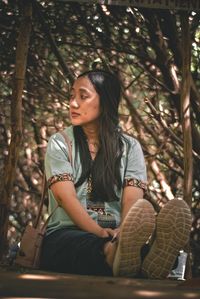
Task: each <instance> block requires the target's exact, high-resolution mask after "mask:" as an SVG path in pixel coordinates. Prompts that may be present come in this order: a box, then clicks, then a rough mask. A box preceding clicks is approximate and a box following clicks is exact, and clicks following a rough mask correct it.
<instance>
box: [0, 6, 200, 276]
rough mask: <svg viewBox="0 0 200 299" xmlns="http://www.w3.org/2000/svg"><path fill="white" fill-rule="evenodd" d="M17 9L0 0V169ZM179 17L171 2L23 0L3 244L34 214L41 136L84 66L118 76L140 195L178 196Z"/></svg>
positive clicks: (197, 243)
mask: <svg viewBox="0 0 200 299" xmlns="http://www.w3.org/2000/svg"><path fill="white" fill-rule="evenodd" d="M22 9H23V7H22V4H21V2H20V1H9V3H8V1H6V0H4V1H2V2H1V4H0V33H1V39H0V57H1V60H0V61H1V65H0V87H1V88H0V174H1V176H3V175H4V171H6V170H4V163H5V159H6V157H7V155H8V147H9V142H10V126H11V118H10V106H11V94H12V79H13V73H14V65H15V51H16V45H17V36H18V33H19V32H18V31H19V24H20V20H21V11H22ZM199 18H200V15H199V12H198V13H196V12H191V13H190V30H191V55H192V64H191V75H192V86H191V107H190V108H191V121H192V137H193V158H194V174H193V198H192V211H193V215H194V223H193V230H192V233H191V246H192V252H193V274H194V275H199V273H200V268H199V267H200V261H199V260H198V259H199V257H198V254H197V252H199V248H200V229H199V223H200V222H199V221H200V204H199V202H200V94H199V88H200V69H199V65H200V59H199V58H200V56H199V54H200V49H199V46H198V45H199V42H200V25H199ZM180 22H181V21H180V12H176V11H168V10H150V9H136V8H134V7H125V6H105V5H89V4H82V5H80V4H78V3H71V2H70V3H67V2H62V1H37V2H36V1H33V20H32V33H31V40H30V47H29V54H28V66H27V72H26V83H25V89H24V94H23V143H22V146H21V151H20V157H19V161H18V168H17V173H16V180H15V184H14V192H13V196H12V201H11V206H10V216H9V223H10V228H9V240H10V243H11V244H12V243H13V242H14V241H15V240H16V238H17V237H18V236H20V234H21V232H22V230H23V228H24V226H25V225H26V224H27V223H28V222H33V221H34V218H35V215H36V212H37V209H38V203H39V201H40V192H41V182H42V173H43V159H44V153H45V148H46V144H47V141H48V138H49V136H50V135H51V134H52V133H53V132H55V131H57V130H60V129H62V128H63V127H65V126H66V125H68V124H69V119H68V95H69V89H70V83H71V82H72V80H73V78H74V77H75V76H76V75H78V74H79V73H81V72H83V71H85V70H87V69H90V68H92V67H96V66H97V67H103V68H105V69H112V70H114V71H117V72H118V73H119V75H120V77H121V80H122V82H123V87H124V94H123V101H122V104H121V107H120V116H121V117H120V119H121V122H120V123H121V126H122V127H123V129H124V130H125V131H126V132H128V133H129V134H132V135H133V136H135V137H136V138H138V139H139V141H140V142H141V144H142V147H143V150H144V153H145V158H146V162H147V167H148V178H149V193H148V197H149V198H150V199H151V200H152V201H155V202H156V203H157V204H158V205H160V206H162V205H163V204H164V203H165V202H166V201H168V200H170V199H172V198H174V197H180V198H182V197H183V155H184V153H183V140H182V139H183V138H182V115H181V103H180V88H181V78H182V71H181V67H182V50H183V45H182V44H181V26H180ZM44 212H45V216H46V211H44Z"/></svg>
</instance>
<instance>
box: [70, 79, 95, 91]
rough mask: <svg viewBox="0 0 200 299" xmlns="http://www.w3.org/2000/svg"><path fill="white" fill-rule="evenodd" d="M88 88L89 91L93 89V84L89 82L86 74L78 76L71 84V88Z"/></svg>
mask: <svg viewBox="0 0 200 299" xmlns="http://www.w3.org/2000/svg"><path fill="white" fill-rule="evenodd" d="M73 89H77V90H80V91H81V90H83V91H84V90H89V91H95V88H94V86H93V84H92V83H91V81H90V79H89V78H88V77H87V76H84V77H80V78H78V79H76V80H75V81H74V84H73V86H72V90H73Z"/></svg>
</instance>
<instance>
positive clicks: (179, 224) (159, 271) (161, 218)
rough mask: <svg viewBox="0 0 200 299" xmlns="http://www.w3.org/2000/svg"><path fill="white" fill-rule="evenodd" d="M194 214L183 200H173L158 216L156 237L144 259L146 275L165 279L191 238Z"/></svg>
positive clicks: (143, 269)
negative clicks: (192, 214)
mask: <svg viewBox="0 0 200 299" xmlns="http://www.w3.org/2000/svg"><path fill="white" fill-rule="evenodd" d="M191 224H192V216H191V212H190V209H189V207H188V205H187V204H186V203H185V201H183V200H176V199H174V200H171V201H169V202H168V203H167V204H166V205H165V206H164V207H163V208H162V209H161V211H160V213H159V214H158V216H157V227H156V239H155V241H154V242H153V245H152V247H151V249H150V252H149V253H148V255H147V256H146V258H145V259H144V262H143V265H142V274H143V276H144V277H148V278H155V279H163V278H166V277H167V275H168V274H169V272H170V271H171V269H172V267H173V264H174V262H175V260H176V257H177V256H178V254H179V251H180V250H181V249H183V247H184V246H185V245H186V243H187V242H188V240H189V236H190V231H191Z"/></svg>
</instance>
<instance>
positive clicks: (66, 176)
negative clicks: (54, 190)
mask: <svg viewBox="0 0 200 299" xmlns="http://www.w3.org/2000/svg"><path fill="white" fill-rule="evenodd" d="M63 181H71V182H73V181H74V178H73V175H72V174H70V173H62V174H56V175H53V176H52V177H50V178H49V179H48V182H47V185H48V188H50V187H51V186H52V185H53V184H55V183H57V182H63Z"/></svg>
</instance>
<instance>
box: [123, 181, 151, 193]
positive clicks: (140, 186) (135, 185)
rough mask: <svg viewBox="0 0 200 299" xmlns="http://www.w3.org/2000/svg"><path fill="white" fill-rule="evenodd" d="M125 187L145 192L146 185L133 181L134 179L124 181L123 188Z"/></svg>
mask: <svg viewBox="0 0 200 299" xmlns="http://www.w3.org/2000/svg"><path fill="white" fill-rule="evenodd" d="M127 186H132V187H138V188H141V189H143V190H145V191H146V190H147V183H146V182H143V181H141V180H138V179H134V178H130V179H125V180H124V187H127Z"/></svg>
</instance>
